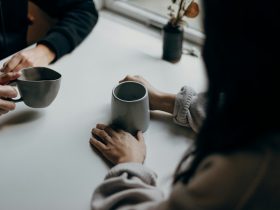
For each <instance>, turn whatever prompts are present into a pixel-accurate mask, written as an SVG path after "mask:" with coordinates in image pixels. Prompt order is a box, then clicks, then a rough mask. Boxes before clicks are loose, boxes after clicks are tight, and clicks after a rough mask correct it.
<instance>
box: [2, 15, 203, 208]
mask: <svg viewBox="0 0 280 210" xmlns="http://www.w3.org/2000/svg"><path fill="white" fill-rule="evenodd" d="M151 30H152V29H146V28H145V27H144V26H140V25H137V23H135V24H133V23H132V22H131V21H129V20H127V21H125V20H124V19H123V18H119V17H118V16H116V15H113V14H110V13H108V12H101V16H100V19H99V22H98V25H97V27H96V28H95V29H94V30H93V32H92V33H91V34H90V35H89V36H88V37H87V39H86V40H85V41H84V42H83V43H82V44H81V45H80V46H79V47H77V48H76V49H75V50H74V51H73V52H72V53H71V54H69V55H66V56H65V57H63V58H62V59H61V60H59V61H58V62H57V63H56V64H53V65H51V66H50V68H52V69H54V70H56V71H58V72H60V73H61V74H62V81H61V88H60V90H59V93H58V96H57V98H56V99H55V101H54V102H53V103H52V104H51V105H50V106H49V107H47V108H44V109H32V108H29V107H27V106H26V105H24V104H23V103H18V104H17V108H16V110H15V111H13V112H10V113H8V114H6V115H3V116H1V118H0V170H1V175H0V209H3V210H18V209H21V210H31V209H36V210H50V209H52V210H62V209H67V210H77V209H79V210H89V209H90V200H91V196H92V193H93V191H94V189H95V188H96V186H97V185H98V184H99V183H100V182H101V181H102V180H103V178H104V176H105V174H106V172H107V171H108V169H109V167H108V165H107V164H106V163H105V162H104V160H103V159H102V158H100V156H99V155H98V154H97V153H96V152H95V151H94V150H93V149H92V148H91V147H90V145H89V143H88V142H89V138H90V136H91V133H90V131H91V128H92V127H94V126H95V125H96V123H99V122H102V123H108V122H109V120H110V100H111V90H112V88H113V87H114V86H115V85H116V84H117V83H118V81H119V80H120V79H122V78H124V77H125V76H126V75H127V74H130V75H136V74H137V75H142V76H144V77H145V78H146V79H147V80H148V81H150V82H151V83H152V84H153V85H154V86H155V87H157V88H158V89H161V90H163V91H167V92H170V93H177V92H178V91H179V90H180V88H181V87H182V86H183V85H186V84H187V85H190V86H192V87H193V88H194V89H195V90H196V91H204V90H205V89H206V86H207V81H206V77H205V73H204V65H203V62H202V59H201V58H196V57H192V56H187V55H184V56H183V57H182V59H181V61H180V62H179V63H177V64H171V63H169V62H166V61H163V60H162V59H161V53H162V41H161V38H160V36H158V35H155V34H156V33H153V32H152V31H151ZM148 31H150V32H151V33H147V32H148ZM3 62H4V61H3V60H2V61H1V62H0V64H1V65H2V64H3ZM144 136H145V141H146V144H147V158H146V162H145V165H146V166H148V167H150V168H152V169H154V171H155V172H156V173H157V174H158V177H159V179H158V185H159V186H160V187H162V189H163V190H164V192H165V193H168V191H169V187H170V182H171V180H172V175H173V171H174V169H175V167H176V165H177V163H178V161H179V160H180V158H181V157H182V155H183V154H184V152H185V150H186V149H187V147H188V145H189V144H190V143H191V141H192V138H193V137H194V134H193V133H192V132H191V130H190V129H187V128H184V127H180V126H178V125H175V124H174V123H173V121H172V118H171V116H170V115H166V114H163V113H161V112H154V113H151V121H150V126H149V129H148V130H147V131H146V132H145V134H144Z"/></svg>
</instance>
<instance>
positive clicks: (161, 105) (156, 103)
mask: <svg viewBox="0 0 280 210" xmlns="http://www.w3.org/2000/svg"><path fill="white" fill-rule="evenodd" d="M124 81H135V82H139V83H141V84H143V85H144V86H145V87H146V88H147V90H148V94H149V103H150V109H151V110H161V111H165V112H168V113H170V114H173V110H174V104H175V99H176V95H175V94H170V93H164V92H161V91H159V90H157V89H156V88H154V87H153V86H152V85H151V84H150V83H149V82H148V81H147V80H145V79H144V78H143V77H141V76H138V75H135V76H131V75H127V76H126V77H125V78H124V79H122V80H121V81H120V82H124Z"/></svg>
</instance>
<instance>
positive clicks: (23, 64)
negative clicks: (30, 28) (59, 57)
mask: <svg viewBox="0 0 280 210" xmlns="http://www.w3.org/2000/svg"><path fill="white" fill-rule="evenodd" d="M54 58H55V54H54V53H53V52H52V51H51V50H50V49H49V48H48V47H47V46H45V45H42V44H39V45H37V46H36V47H34V48H31V49H27V50H23V51H21V52H18V53H16V54H15V55H14V56H13V57H12V58H11V59H10V60H8V61H7V62H6V63H4V65H3V67H2V69H1V71H2V72H4V73H8V72H17V71H19V70H21V69H23V68H28V67H34V66H47V65H48V64H49V63H50V62H52V61H53V60H54Z"/></svg>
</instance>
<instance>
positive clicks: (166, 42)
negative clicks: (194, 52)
mask: <svg viewBox="0 0 280 210" xmlns="http://www.w3.org/2000/svg"><path fill="white" fill-rule="evenodd" d="M168 11H169V14H168V15H169V17H170V19H169V20H168V22H167V24H166V25H165V26H164V27H163V54H162V59H164V60H166V61H169V62H172V63H176V62H178V61H180V59H181V56H182V48H183V34H184V25H185V24H186V20H185V17H189V18H195V17H196V16H197V15H198V14H199V6H198V4H197V3H196V2H195V1H194V0H171V5H170V6H169V7H168Z"/></svg>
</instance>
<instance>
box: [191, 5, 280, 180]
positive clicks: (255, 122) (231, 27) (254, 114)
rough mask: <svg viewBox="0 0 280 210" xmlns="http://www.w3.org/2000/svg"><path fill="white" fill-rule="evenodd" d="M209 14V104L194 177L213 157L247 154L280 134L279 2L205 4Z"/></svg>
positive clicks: (206, 56) (205, 55)
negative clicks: (265, 138)
mask: <svg viewBox="0 0 280 210" xmlns="http://www.w3.org/2000/svg"><path fill="white" fill-rule="evenodd" d="M204 9H205V20H204V26H205V34H206V41H205V44H204V51H203V58H204V61H205V64H206V69H207V75H208V79H209V103H208V109H207V118H206V120H205V122H204V125H203V126H202V129H201V130H200V133H199V135H198V139H197V141H196V148H197V150H196V160H195V161H194V163H193V167H192V172H193V171H194V170H195V167H196V166H197V165H198V163H199V162H200V161H201V160H202V159H203V158H204V157H205V156H207V155H209V154H211V153H214V152H219V153H229V152H234V151H236V150H240V149H246V148H248V147H252V146H254V144H256V142H257V141H258V140H259V139H261V137H263V136H265V135H268V134H269V133H273V132H275V131H279V130H280V123H279V122H278V119H279V117H280V109H279V108H280V103H279V102H278V101H279V100H278V95H279V93H278V92H279V91H280V78H279V77H278V76H277V75H278V72H277V71H280V65H279V63H280V58H278V55H280V53H279V52H278V50H279V49H280V48H279V47H280V33H279V31H280V30H279V29H280V25H279V19H280V17H279V11H280V7H279V3H278V1H270V2H269V3H267V2H264V1H260V0H254V1H253V0H252V1H244V0H227V1H223V0H211V1H209V0H205V1H204ZM221 96H222V97H221ZM264 143H266V142H264ZM192 172H191V171H190V173H189V175H191V173H192ZM186 177H188V176H187V175H186Z"/></svg>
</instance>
